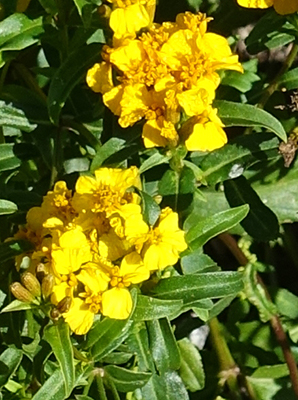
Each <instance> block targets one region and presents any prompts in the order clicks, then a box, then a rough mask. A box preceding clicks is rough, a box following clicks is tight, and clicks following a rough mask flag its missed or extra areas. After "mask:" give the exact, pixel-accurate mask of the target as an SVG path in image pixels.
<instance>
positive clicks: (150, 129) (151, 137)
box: [142, 119, 168, 149]
mask: <svg viewBox="0 0 298 400" xmlns="http://www.w3.org/2000/svg"><path fill="white" fill-rule="evenodd" d="M161 131H162V125H160V124H159V122H158V121H157V120H156V119H151V120H149V121H147V122H146V123H145V125H144V126H143V131H142V138H143V140H144V146H145V147H146V148H147V149H150V148H152V147H165V146H166V145H167V144H168V141H167V140H166V139H165V138H164V137H163V136H162V135H161Z"/></svg>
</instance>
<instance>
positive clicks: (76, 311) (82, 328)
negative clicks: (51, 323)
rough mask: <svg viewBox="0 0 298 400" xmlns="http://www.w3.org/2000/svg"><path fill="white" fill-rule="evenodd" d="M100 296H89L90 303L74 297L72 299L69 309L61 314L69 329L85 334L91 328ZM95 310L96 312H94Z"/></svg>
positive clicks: (78, 333) (98, 306)
mask: <svg viewBox="0 0 298 400" xmlns="http://www.w3.org/2000/svg"><path fill="white" fill-rule="evenodd" d="M100 300H101V298H99V299H97V298H93V299H92V297H91V298H90V303H86V302H85V301H84V300H82V299H80V298H79V297H76V298H74V299H73V302H72V306H71V308H70V310H69V311H68V312H67V313H65V314H63V317H64V319H65V321H66V322H67V323H68V325H69V326H70V329H71V330H72V331H73V332H74V333H76V334H77V335H85V334H86V333H87V332H88V331H89V330H90V328H91V326H92V324H93V320H94V315H95V314H97V312H98V310H99V308H100ZM94 311H96V312H94Z"/></svg>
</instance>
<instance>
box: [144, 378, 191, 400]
mask: <svg viewBox="0 0 298 400" xmlns="http://www.w3.org/2000/svg"><path fill="white" fill-rule="evenodd" d="M141 393H142V398H143V399H150V400H189V397H188V393H187V391H186V388H185V386H184V384H183V382H182V380H181V378H180V376H179V375H178V374H177V372H176V371H171V372H166V373H165V374H163V375H157V374H153V375H152V377H151V378H150V379H149V381H148V383H147V384H146V385H145V386H143V387H142V388H141Z"/></svg>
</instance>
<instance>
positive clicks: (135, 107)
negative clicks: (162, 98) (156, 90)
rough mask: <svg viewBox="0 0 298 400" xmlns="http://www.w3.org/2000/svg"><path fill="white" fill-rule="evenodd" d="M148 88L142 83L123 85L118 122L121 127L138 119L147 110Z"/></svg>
mask: <svg viewBox="0 0 298 400" xmlns="http://www.w3.org/2000/svg"><path fill="white" fill-rule="evenodd" d="M148 99H149V93H148V89H147V88H146V86H145V85H143V84H134V85H128V86H125V88H124V91H123V96H122V99H121V114H120V118H119V124H120V126H122V128H127V127H128V126H132V125H133V124H135V123H136V122H137V121H140V120H141V119H142V118H143V117H144V116H145V114H146V111H147V110H148V108H149V107H148Z"/></svg>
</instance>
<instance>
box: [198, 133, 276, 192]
mask: <svg viewBox="0 0 298 400" xmlns="http://www.w3.org/2000/svg"><path fill="white" fill-rule="evenodd" d="M278 146H279V140H278V138H277V137H274V136H273V135H271V134H268V133H254V134H251V135H248V136H240V137H239V138H237V139H235V140H234V142H232V143H229V144H227V145H225V146H224V147H222V148H220V149H218V150H214V151H212V152H211V153H209V154H208V155H207V156H206V157H205V158H204V159H203V160H202V162H201V163H200V167H201V169H202V171H203V174H202V179H204V180H206V182H207V183H208V184H209V185H215V184H216V183H218V182H223V181H225V180H226V179H234V178H237V177H238V176H240V175H242V174H243V172H244V171H245V170H246V169H247V168H248V167H250V166H251V165H253V164H255V163H256V162H258V161H261V160H264V159H266V160H270V159H271V158H276V157H279V155H278Z"/></svg>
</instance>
